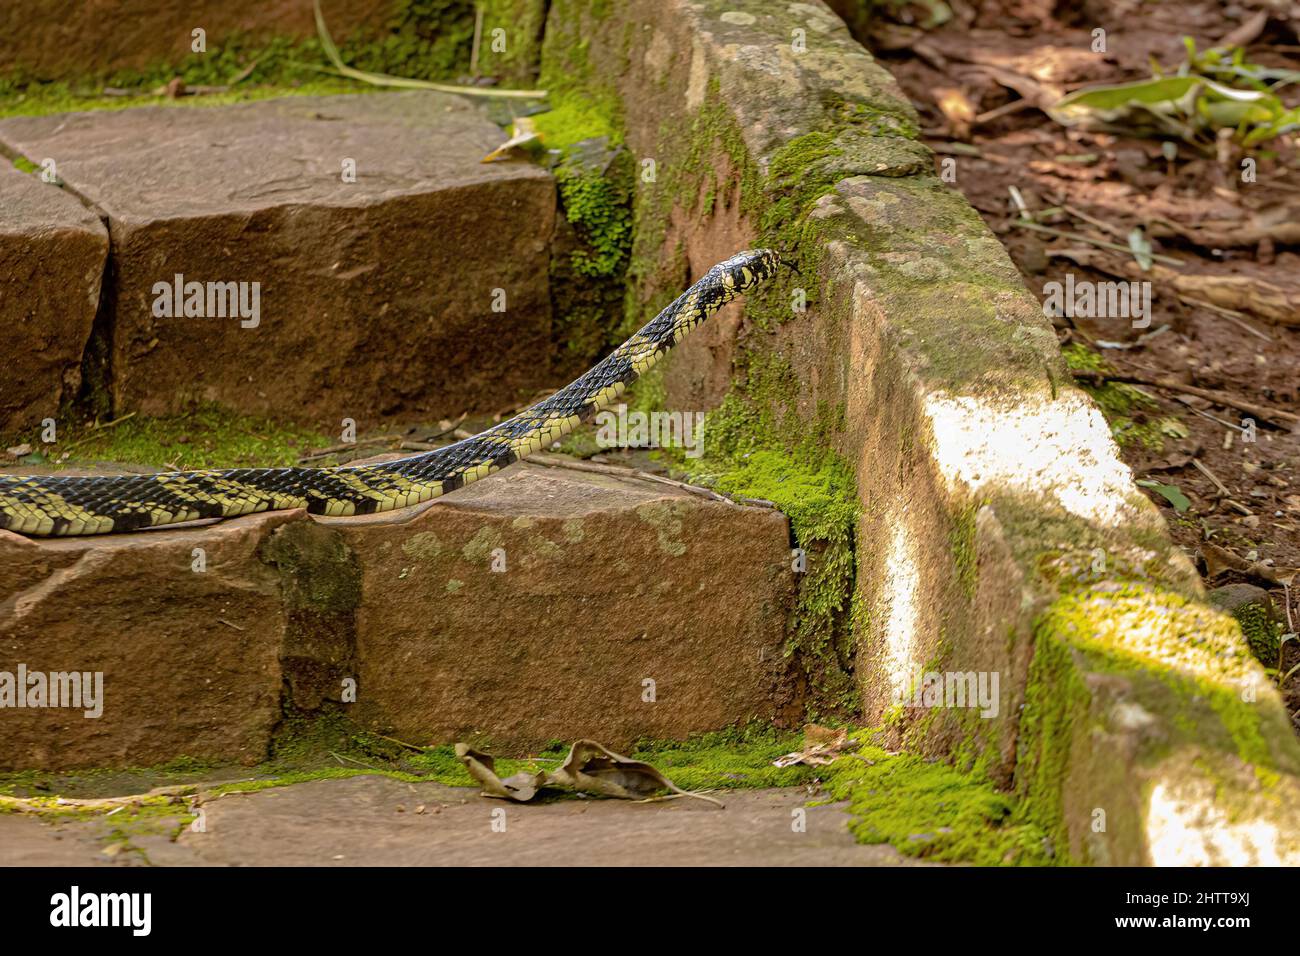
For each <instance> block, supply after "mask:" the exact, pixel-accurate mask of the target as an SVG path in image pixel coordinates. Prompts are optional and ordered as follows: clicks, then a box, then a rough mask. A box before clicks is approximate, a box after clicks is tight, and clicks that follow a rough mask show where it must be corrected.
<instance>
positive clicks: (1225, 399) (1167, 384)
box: [1074, 369, 1300, 424]
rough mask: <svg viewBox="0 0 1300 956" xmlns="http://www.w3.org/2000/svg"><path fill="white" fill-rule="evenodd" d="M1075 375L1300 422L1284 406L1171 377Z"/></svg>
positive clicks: (1264, 417) (1267, 418)
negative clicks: (1173, 393) (1190, 383)
mask: <svg viewBox="0 0 1300 956" xmlns="http://www.w3.org/2000/svg"><path fill="white" fill-rule="evenodd" d="M1074 377H1075V378H1076V379H1080V380H1082V381H1090V382H1093V383H1094V384H1097V385H1101V384H1104V383H1106V382H1123V383H1124V384H1126V385H1149V386H1151V387H1152V388H1163V389H1167V390H1169V391H1171V392H1183V393H1184V394H1187V395H1195V396H1196V397H1197V398H1203V399H1205V400H1206V401H1210V402H1213V403H1214V404H1216V405H1223V406H1225V407H1227V408H1235V409H1237V410H1239V411H1243V412H1248V413H1249V414H1251V415H1254V416H1255V417H1256V418H1259V419H1261V420H1263V421H1268V422H1279V421H1282V422H1291V423H1293V424H1296V423H1300V415H1297V414H1295V413H1294V412H1287V411H1283V410H1282V409H1280V408H1269V407H1267V406H1265V405H1256V404H1255V403H1254V402H1248V401H1246V400H1245V399H1244V398H1237V397H1236V396H1235V395H1229V394H1228V393H1226V392H1219V391H1215V390H1214V389H1209V388H1197V387H1196V386H1195V385H1184V384H1183V383H1182V382H1177V381H1174V380H1173V379H1170V378H1145V377H1143V376H1141V375H1128V374H1125V373H1122V372H1089V371H1084V370H1082V369H1077V370H1075V372H1074Z"/></svg>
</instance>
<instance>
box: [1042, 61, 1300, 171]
mask: <svg viewBox="0 0 1300 956" xmlns="http://www.w3.org/2000/svg"><path fill="white" fill-rule="evenodd" d="M1183 43H1184V44H1185V46H1186V47H1187V59H1186V60H1184V61H1183V63H1182V64H1181V65H1180V66H1179V67H1178V68H1177V69H1176V70H1175V71H1174V72H1173V74H1172V75H1165V74H1164V72H1163V70H1162V69H1161V68H1160V66H1159V64H1156V63H1153V64H1152V73H1153V75H1152V77H1151V79H1149V80H1138V81H1136V82H1132V83H1119V84H1108V85H1103V86H1091V87H1085V88H1084V89H1081V90H1076V91H1075V92H1073V93H1071V94H1070V95H1068V96H1066V97H1064V98H1063V99H1061V100H1060V101H1058V102H1057V103H1056V105H1054V106H1053V107H1052V108H1051V109H1050V110H1049V113H1050V115H1051V116H1052V118H1053V119H1055V120H1056V121H1057V122H1059V123H1062V124H1063V125H1066V126H1080V127H1082V128H1084V129H1094V130H1099V131H1102V132H1117V133H1121V134H1127V135H1131V136H1153V137H1164V138H1170V139H1181V140H1183V141H1185V142H1187V143H1191V144H1193V145H1195V146H1198V147H1202V148H1207V149H1208V147H1209V146H1210V144H1212V143H1213V141H1214V139H1215V137H1216V134H1217V133H1218V131H1219V130H1222V129H1230V130H1233V135H1234V138H1235V139H1236V140H1237V142H1238V143H1240V144H1241V145H1242V146H1243V147H1245V148H1251V147H1254V146H1257V145H1259V144H1260V143H1265V142H1268V141H1270V140H1273V139H1276V138H1278V137H1280V136H1285V135H1288V134H1290V133H1293V132H1295V131H1296V130H1300V107H1288V106H1287V105H1286V103H1284V102H1283V101H1282V99H1281V97H1280V96H1278V91H1279V90H1281V89H1282V88H1283V87H1285V86H1287V85H1289V84H1292V83H1295V82H1297V81H1298V80H1300V72H1297V71H1295V70H1278V69H1270V68H1268V67H1264V66H1260V65H1258V64H1254V63H1248V62H1246V54H1245V50H1243V49H1242V48H1240V47H1237V48H1235V49H1230V50H1229V49H1220V48H1214V49H1210V50H1206V51H1204V52H1203V53H1198V52H1197V50H1196V42H1195V41H1194V40H1193V39H1192V38H1191V37H1184V38H1183Z"/></svg>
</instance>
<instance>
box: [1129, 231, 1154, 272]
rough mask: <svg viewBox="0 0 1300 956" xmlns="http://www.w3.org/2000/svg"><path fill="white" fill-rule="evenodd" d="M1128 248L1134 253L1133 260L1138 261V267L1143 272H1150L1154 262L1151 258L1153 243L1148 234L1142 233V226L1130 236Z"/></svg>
mask: <svg viewBox="0 0 1300 956" xmlns="http://www.w3.org/2000/svg"><path fill="white" fill-rule="evenodd" d="M1128 247H1129V249H1130V250H1131V251H1132V252H1133V258H1134V259H1136V260H1137V264H1138V267H1139V268H1140V269H1141V270H1142V271H1143V272H1146V271H1147V270H1149V269H1150V268H1151V264H1152V262H1153V261H1154V260H1153V259H1152V258H1151V243H1150V241H1149V240H1148V239H1147V237H1146V234H1145V233H1143V232H1142V227H1141V226H1138V227H1137V228H1136V229H1134V230H1133V231H1132V232H1130V233H1129V234H1128Z"/></svg>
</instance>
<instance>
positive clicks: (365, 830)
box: [0, 776, 933, 866]
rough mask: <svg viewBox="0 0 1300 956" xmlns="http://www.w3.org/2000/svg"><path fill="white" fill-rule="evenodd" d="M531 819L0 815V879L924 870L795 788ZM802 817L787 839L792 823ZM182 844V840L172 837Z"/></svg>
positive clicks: (479, 801) (375, 806)
mask: <svg viewBox="0 0 1300 956" xmlns="http://www.w3.org/2000/svg"><path fill="white" fill-rule="evenodd" d="M716 796H719V797H720V798H721V799H722V800H723V802H724V804H725V808H723V809H719V808H717V807H715V806H713V805H711V804H708V803H705V802H703V801H698V800H689V799H682V800H673V801H668V802H659V803H629V802H627V801H621V800H579V799H564V800H554V801H551V802H547V803H541V804H528V805H526V806H523V805H519V804H511V803H507V802H505V801H501V800H491V799H487V798H484V797H480V796H478V794H477V792H476V791H475V790H473V789H470V788H464V787H447V786H444V785H442V784H438V783H405V782H402V781H400V780H395V779H392V778H389V777H383V776H359V777H350V778H345V779H333V780H313V781H308V782H305V783H298V784H293V785H291V786H287V787H277V788H274V789H270V790H262V791H257V792H254V793H228V794H225V795H224V796H221V797H219V798H216V799H213V800H210V801H207V802H204V803H203V804H202V809H203V817H202V831H201V832H197V831H195V830H194V829H193V828H192V827H189V828H186V827H183V826H181V825H180V824H179V823H177V822H176V821H168V820H157V821H155V822H154V825H153V826H152V827H150V828H149V829H148V830H147V831H144V832H133V833H131V834H129V836H127V837H126V839H125V840H124V839H123V834H122V833H121V832H120V830H119V831H118V832H114V831H115V826H114V822H113V819H112V817H100V818H98V819H94V820H69V821H65V822H48V821H43V820H42V819H40V818H37V817H35V816H31V815H22V814H0V866H30V865H39V866H150V865H153V866H501V865H527V866H556V865H565V866H695V865H699V866H928V865H933V864H925V863H920V862H918V861H916V860H914V859H911V858H908V857H904V856H901V855H900V854H899V853H898V852H897V851H895V850H894V849H893V848H892V847H889V846H864V845H861V844H858V843H856V842H855V841H854V839H853V835H852V834H851V833H850V832H849V831H848V829H847V826H846V824H847V822H848V819H849V818H848V816H847V815H846V814H845V813H844V812H843V809H842V808H841V806H839V805H833V804H826V805H822V806H814V807H807V809H806V810H804V809H803V808H805V807H806V805H807V803H808V800H809V799H810V796H809V794H808V792H807V791H806V790H804V789H803V788H786V789H769V790H747V791H735V792H731V793H723V794H716ZM797 811H799V812H802V813H804V814H806V816H804V817H803V818H802V819H803V829H802V830H797V829H796V828H795V827H794V825H793V824H794V823H795V821H796V818H795V813H796V812H797ZM177 831H179V833H178V832H177Z"/></svg>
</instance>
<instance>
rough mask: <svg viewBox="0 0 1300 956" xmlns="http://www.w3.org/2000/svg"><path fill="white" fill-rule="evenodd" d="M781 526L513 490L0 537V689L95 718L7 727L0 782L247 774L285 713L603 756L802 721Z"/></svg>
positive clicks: (515, 484) (545, 478)
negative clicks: (49, 684) (99, 701)
mask: <svg viewBox="0 0 1300 956" xmlns="http://www.w3.org/2000/svg"><path fill="white" fill-rule="evenodd" d="M793 592H794V574H793V573H792V572H791V568H790V559H789V526H788V523H787V520H786V518H785V516H784V515H782V514H780V513H779V512H776V511H774V510H772V509H770V508H760V507H741V506H739V505H733V504H730V503H725V502H719V501H716V500H712V499H710V498H706V497H701V496H699V495H696V494H691V493H689V492H686V491H683V490H680V489H678V488H674V487H671V486H667V485H663V484H659V483H652V482H648V481H644V480H637V479H630V478H621V477H610V476H604V475H592V474H586V473H580V472H575V471H571V470H567V469H558V468H544V467H541V466H535V465H521V466H519V467H517V468H515V469H513V470H512V471H511V472H510V473H509V474H508V475H503V476H501V477H500V478H497V479H495V480H493V481H487V482H482V483H479V484H475V485H471V486H469V487H466V488H463V489H461V490H460V491H457V492H455V493H454V494H452V495H449V496H448V497H446V498H444V499H440V500H438V501H435V502H433V503H432V504H430V505H426V506H422V507H421V508H419V509H414V510H413V511H412V510H408V511H404V512H394V513H392V514H389V515H379V516H374V517H371V518H363V519H350V520H347V521H330V520H327V519H326V520H320V521H317V520H315V519H313V518H311V517H310V516H308V515H306V514H305V513H304V512H301V511H297V512H280V513H274V514H270V515H257V516H250V517H247V518H240V519H235V520H232V521H227V522H221V523H218V524H215V525H211V526H207V527H197V528H184V529H176V530H170V531H157V532H147V533H138V534H129V535H120V536H117V535H115V536H109V537H104V538H69V539H61V540H47V541H34V540H31V539H27V538H22V537H19V536H18V535H13V534H9V533H7V532H0V672H7V673H9V674H15V673H16V672H17V669H18V666H19V665H20V664H21V665H25V667H26V670H27V671H28V673H36V672H41V673H49V672H70V671H77V672H91V673H94V672H96V671H99V672H103V675H104V676H103V689H104V699H103V712H102V716H100V717H97V718H86V717H83V715H82V712H81V710H78V709H68V708H54V707H45V708H40V709H32V708H25V709H12V708H11V707H9V706H6V707H5V708H4V709H0V768H5V769H27V768H43V769H51V770H52V769H62V768H74V767H93V766H118V767H120V766H128V765H149V764H157V763H161V762H165V761H169V760H172V759H174V758H176V757H179V756H182V755H184V756H188V757H194V758H199V759H204V760H240V761H244V762H248V763H256V762H258V761H260V760H262V759H264V758H265V757H266V755H267V748H268V747H269V745H270V742H271V739H272V737H273V735H274V733H275V730H276V726H277V724H278V723H279V722H280V720H281V719H282V717H283V716H284V714H285V713H288V712H305V713H313V712H321V711H330V712H343V713H345V714H347V715H349V716H351V717H352V718H353V719H354V720H356V721H358V722H359V723H360V724H362V725H364V726H366V727H369V728H373V729H374V730H377V731H379V732H380V733H384V734H389V735H393V736H396V737H398V738H400V739H403V740H408V741H411V742H418V743H421V744H437V743H449V742H453V741H458V740H466V739H475V740H480V741H488V742H491V743H492V744H493V745H494V746H498V747H500V748H503V749H504V750H505V751H506V752H509V751H512V750H513V751H524V750H528V749H530V748H537V747H541V746H544V745H546V744H548V743H549V742H551V741H552V740H556V739H576V738H580V737H594V738H598V739H600V740H601V741H602V742H605V743H606V744H607V745H608V746H612V747H628V746H630V745H631V744H632V743H633V742H635V741H636V740H637V739H639V738H655V739H664V738H683V737H685V736H687V735H689V734H691V733H694V732H702V731H707V730H719V729H722V728H725V727H729V726H732V725H734V724H744V723H746V722H748V721H750V720H755V719H756V720H762V721H766V722H772V721H777V722H791V723H793V722H795V721H797V719H798V716H799V714H800V713H801V709H802V701H801V700H800V697H799V689H798V687H797V686H795V685H794V684H793V683H792V682H791V680H790V679H789V676H788V671H789V666H788V661H787V660H786V658H785V657H784V655H783V650H784V644H785V622H786V617H787V615H788V614H789V610H790V604H791V602H792V600H793Z"/></svg>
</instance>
